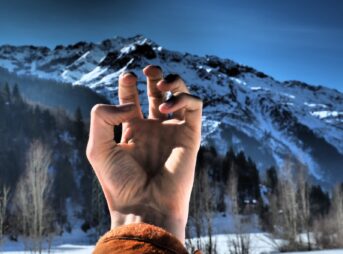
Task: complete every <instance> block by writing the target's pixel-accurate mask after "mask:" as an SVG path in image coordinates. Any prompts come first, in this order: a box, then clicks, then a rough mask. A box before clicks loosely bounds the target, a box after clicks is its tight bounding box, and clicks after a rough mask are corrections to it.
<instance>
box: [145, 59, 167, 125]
mask: <svg viewBox="0 0 343 254" xmlns="http://www.w3.org/2000/svg"><path fill="white" fill-rule="evenodd" d="M143 73H144V75H145V76H146V77H147V94H148V100H149V116H148V118H151V119H166V118H167V115H165V114H162V113H161V112H160V111H159V109H158V107H159V106H160V105H161V103H162V102H163V96H164V92H162V91H161V90H159V89H158V88H157V83H158V82H159V81H161V80H162V78H163V73H162V69H161V67H159V66H156V65H148V66H147V67H145V68H144V69H143Z"/></svg>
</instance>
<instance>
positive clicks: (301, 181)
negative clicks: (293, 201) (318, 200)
mask: <svg viewBox="0 0 343 254" xmlns="http://www.w3.org/2000/svg"><path fill="white" fill-rule="evenodd" d="M308 181H309V179H308V173H307V169H306V168H305V167H304V166H303V165H299V168H298V171H297V183H298V199H297V207H298V211H299V216H298V218H299V223H298V224H299V225H300V227H301V230H302V231H303V232H305V233H306V236H307V249H308V250H311V249H312V246H311V237H310V234H311V213H310V186H309V183H308ZM300 240H301V238H300Z"/></svg>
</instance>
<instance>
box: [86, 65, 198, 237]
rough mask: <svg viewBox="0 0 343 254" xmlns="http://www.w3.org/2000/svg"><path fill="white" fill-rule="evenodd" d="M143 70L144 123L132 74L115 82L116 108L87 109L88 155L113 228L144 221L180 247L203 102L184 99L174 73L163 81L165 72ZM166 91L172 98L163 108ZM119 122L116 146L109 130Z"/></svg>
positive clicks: (187, 96)
mask: <svg viewBox="0 0 343 254" xmlns="http://www.w3.org/2000/svg"><path fill="white" fill-rule="evenodd" d="M143 72H144V75H145V76H146V77H147V93H148V99H149V116H148V119H144V118H143V115H142V112H141V107H140V103H139V97H138V91H137V87H136V86H137V78H136V76H135V75H134V74H133V73H124V74H123V75H121V76H120V78H119V88H118V96H119V102H120V105H118V106H113V105H104V104H98V105H95V106H94V107H93V109H92V111H91V123H90V134H89V140H88V145H87V157H88V159H89V161H90V163H91V165H92V167H93V169H94V171H95V174H96V176H97V177H98V179H99V182H100V184H101V186H102V189H103V192H104V195H105V198H106V201H107V204H108V207H109V210H110V214H111V221H112V223H111V228H115V227H117V226H119V225H123V224H130V223H135V222H146V223H150V224H153V225H156V226H159V227H162V228H164V229H166V230H167V231H169V232H171V233H172V234H174V235H175V236H176V237H178V239H179V240H180V241H181V242H184V240H185V227H186V223H187V217H188V208H189V200H190V195H191V191H192V186H193V180H194V170H195V163H196V156H197V152H198V150H199V147H200V139H201V115H202V102H201V100H200V99H199V98H198V97H195V96H192V95H190V94H189V91H188V89H187V87H186V85H185V83H184V81H183V80H182V79H181V78H180V77H179V76H178V75H168V76H167V77H165V78H164V79H163V74H162V70H161V69H160V68H159V67H158V66H153V65H149V66H147V67H146V68H144V70H143ZM167 91H170V92H171V93H172V94H173V96H172V97H171V98H170V99H169V100H168V101H166V102H163V98H164V94H165V93H166V92H167ZM168 114H172V117H171V119H168ZM120 123H123V132H122V133H123V134H122V137H121V142H120V143H116V142H115V141H114V132H113V128H114V126H115V125H118V124H120Z"/></svg>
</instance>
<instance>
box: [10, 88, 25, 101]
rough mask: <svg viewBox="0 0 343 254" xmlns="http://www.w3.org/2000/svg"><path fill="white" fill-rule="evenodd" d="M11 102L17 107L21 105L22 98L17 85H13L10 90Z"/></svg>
mask: <svg viewBox="0 0 343 254" xmlns="http://www.w3.org/2000/svg"><path fill="white" fill-rule="evenodd" d="M12 100H13V103H15V104H17V105H21V104H22V103H23V98H22V96H21V93H20V91H19V87H18V84H15V85H14V87H13V90H12Z"/></svg>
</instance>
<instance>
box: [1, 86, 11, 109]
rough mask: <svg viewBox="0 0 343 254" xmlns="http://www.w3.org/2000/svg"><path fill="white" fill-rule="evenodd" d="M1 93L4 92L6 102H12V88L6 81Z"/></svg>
mask: <svg viewBox="0 0 343 254" xmlns="http://www.w3.org/2000/svg"><path fill="white" fill-rule="evenodd" d="M1 93H2V96H3V99H4V100H5V103H6V104H11V90H10V87H9V85H8V83H7V82H6V83H5V85H4V87H3V89H2V91H1Z"/></svg>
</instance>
